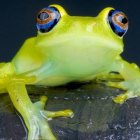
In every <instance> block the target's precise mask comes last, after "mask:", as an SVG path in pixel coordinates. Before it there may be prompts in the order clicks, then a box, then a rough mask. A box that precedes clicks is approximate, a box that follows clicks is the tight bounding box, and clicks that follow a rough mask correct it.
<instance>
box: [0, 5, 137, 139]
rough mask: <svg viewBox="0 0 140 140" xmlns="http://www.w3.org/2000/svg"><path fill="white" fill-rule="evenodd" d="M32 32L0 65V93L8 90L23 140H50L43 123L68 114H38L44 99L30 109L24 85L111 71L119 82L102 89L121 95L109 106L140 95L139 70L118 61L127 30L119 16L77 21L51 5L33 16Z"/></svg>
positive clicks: (84, 78) (113, 12)
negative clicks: (34, 27) (115, 90)
mask: <svg viewBox="0 0 140 140" xmlns="http://www.w3.org/2000/svg"><path fill="white" fill-rule="evenodd" d="M37 28H38V30H39V32H38V36H37V37H33V38H30V39H27V40H26V41H25V43H24V44H23V46H22V47H21V49H20V50H19V52H18V53H17V54H16V55H15V57H14V58H13V59H12V61H11V62H9V63H1V64H0V91H1V93H2V92H4V91H8V93H9V95H10V97H11V100H12V102H13V104H14V106H15V107H16V109H17V110H18V111H19V113H20V114H21V115H22V117H23V119H24V121H25V124H26V126H27V128H28V130H29V134H28V139H29V140H33V139H39V138H42V139H46V140H54V139H55V137H54V136H53V134H52V133H51V130H50V129H49V126H48V124H47V121H46V120H45V118H53V117H58V116H72V114H73V113H72V111H71V110H65V111H58V112H50V111H44V105H45V101H46V97H42V98H41V101H39V102H37V103H35V104H33V103H32V102H31V101H30V99H29V97H28V95H27V91H26V88H25V85H26V84H34V85H45V86H57V85H62V84H66V83H68V82H71V81H88V80H92V79H94V78H104V77H106V76H107V75H109V73H110V72H112V71H115V72H118V73H120V75H121V77H122V78H123V79H124V81H123V82H117V83H113V82H108V83H106V84H107V85H108V86H113V87H119V88H122V89H125V90H127V92H126V94H122V95H119V96H117V97H116V98H114V101H115V102H117V103H123V102H124V101H125V100H126V99H128V98H132V97H135V96H138V95H140V92H139V91H140V71H139V68H138V67H137V66H136V65H135V64H129V63H128V62H126V61H124V60H123V59H122V58H121V57H120V54H121V53H122V52H123V35H124V34H125V33H126V31H127V28H128V21H127V18H126V16H125V15H124V14H123V13H122V12H120V11H117V10H114V9H113V8H106V9H104V10H103V11H102V12H100V14H99V15H98V16H97V17H78V16H69V15H68V14H67V13H66V11H65V10H64V9H63V8H62V7H61V6H59V5H51V6H50V7H48V8H45V9H43V10H42V11H41V12H40V13H39V14H38V17H37ZM107 77H108V76H107Z"/></svg>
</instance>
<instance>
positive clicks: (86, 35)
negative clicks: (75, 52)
mask: <svg viewBox="0 0 140 140" xmlns="http://www.w3.org/2000/svg"><path fill="white" fill-rule="evenodd" d="M37 29H38V36H37V40H39V41H37V42H38V43H39V46H41V47H44V48H45V47H47V48H55V49H57V48H58V49H60V48H65V49H66V48H67V50H68V47H73V46H75V47H79V48H87V49H89V48H92V49H94V50H95V49H96V50H97V48H100V50H101V49H102V50H103V51H104V50H105V48H110V49H112V50H115V51H117V50H118V52H119V53H121V52H122V50H123V36H124V35H125V33H126V31H127V29H128V19H127V17H126V16H125V14H124V13H123V12H121V11H118V10H115V9H113V8H111V7H109V8H105V9H103V10H102V11H101V12H100V13H99V14H98V16H97V17H81V16H70V15H68V14H67V12H66V11H65V10H64V9H63V8H62V7H61V6H59V5H50V6H49V7H46V8H44V9H42V10H41V11H40V12H39V13H38V15H37ZM73 49H74V48H73ZM79 50H80V49H79ZM89 50H90V49H89ZM100 50H99V51H100ZM62 51H63V50H62ZM64 51H66V50H64Z"/></svg>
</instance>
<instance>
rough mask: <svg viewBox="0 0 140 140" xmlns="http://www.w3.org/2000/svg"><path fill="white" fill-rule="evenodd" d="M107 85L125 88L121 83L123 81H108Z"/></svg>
mask: <svg viewBox="0 0 140 140" xmlns="http://www.w3.org/2000/svg"><path fill="white" fill-rule="evenodd" d="M105 85H106V86H109V87H113V88H119V89H123V90H125V88H124V86H123V85H121V82H106V83H105Z"/></svg>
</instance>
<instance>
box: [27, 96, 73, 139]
mask: <svg viewBox="0 0 140 140" xmlns="http://www.w3.org/2000/svg"><path fill="white" fill-rule="evenodd" d="M46 101H47V97H46V96H42V97H41V99H40V101H38V102H36V103H34V107H35V108H34V110H32V115H31V116H30V117H31V118H34V119H30V118H28V119H29V121H28V124H27V126H28V130H29V135H28V139H29V140H32V139H38V137H39V138H41V139H43V140H55V139H56V138H55V137H54V135H53V134H52V132H51V129H50V127H49V124H48V120H50V119H52V118H54V117H72V116H73V112H72V111H71V110H63V111H56V112H54V111H46V110H44V107H45V104H46ZM33 126H34V127H35V128H34V127H33ZM33 128H34V129H35V130H34V131H33Z"/></svg>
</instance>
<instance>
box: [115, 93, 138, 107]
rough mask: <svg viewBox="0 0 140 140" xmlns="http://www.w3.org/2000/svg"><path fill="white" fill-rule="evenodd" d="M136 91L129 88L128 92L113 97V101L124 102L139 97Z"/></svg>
mask: <svg viewBox="0 0 140 140" xmlns="http://www.w3.org/2000/svg"><path fill="white" fill-rule="evenodd" d="M134 93H135V92H133V91H129V90H128V91H127V92H126V93H124V94H120V95H118V96H117V97H115V98H113V101H114V102H115V103H119V104H123V103H124V102H125V101H126V100H127V99H130V98H134V97H137V95H136V94H134Z"/></svg>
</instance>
